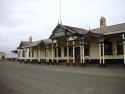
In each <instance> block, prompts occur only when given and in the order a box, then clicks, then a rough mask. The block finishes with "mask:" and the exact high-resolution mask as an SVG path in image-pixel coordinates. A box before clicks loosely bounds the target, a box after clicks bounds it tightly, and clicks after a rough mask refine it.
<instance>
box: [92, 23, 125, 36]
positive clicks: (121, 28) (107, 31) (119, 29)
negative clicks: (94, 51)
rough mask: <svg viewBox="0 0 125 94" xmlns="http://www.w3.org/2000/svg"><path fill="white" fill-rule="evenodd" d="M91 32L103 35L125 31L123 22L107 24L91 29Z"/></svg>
mask: <svg viewBox="0 0 125 94" xmlns="http://www.w3.org/2000/svg"><path fill="white" fill-rule="evenodd" d="M91 32H94V33H99V34H104V35H107V34H115V33H121V32H125V23H122V24H117V25H112V26H107V27H106V28H97V29H92V30H91Z"/></svg>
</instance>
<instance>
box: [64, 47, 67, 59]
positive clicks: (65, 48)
mask: <svg viewBox="0 0 125 94" xmlns="http://www.w3.org/2000/svg"><path fill="white" fill-rule="evenodd" d="M66 56H67V47H64V57H66Z"/></svg>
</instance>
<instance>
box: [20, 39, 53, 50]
mask: <svg viewBox="0 0 125 94" xmlns="http://www.w3.org/2000/svg"><path fill="white" fill-rule="evenodd" d="M40 43H45V44H50V43H52V40H51V39H44V40H39V41H34V42H27V41H22V42H21V43H20V46H19V47H18V48H28V47H35V46H38V45H39V44H40Z"/></svg>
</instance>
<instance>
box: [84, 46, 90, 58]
mask: <svg viewBox="0 0 125 94" xmlns="http://www.w3.org/2000/svg"><path fill="white" fill-rule="evenodd" d="M89 48H90V46H89V45H84V54H85V56H89Z"/></svg>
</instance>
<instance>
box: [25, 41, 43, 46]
mask: <svg viewBox="0 0 125 94" xmlns="http://www.w3.org/2000/svg"><path fill="white" fill-rule="evenodd" d="M41 42H42V40H39V41H34V42H32V43H30V44H29V45H27V46H26V47H34V46H37V45H39V44H40V43H41Z"/></svg>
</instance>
